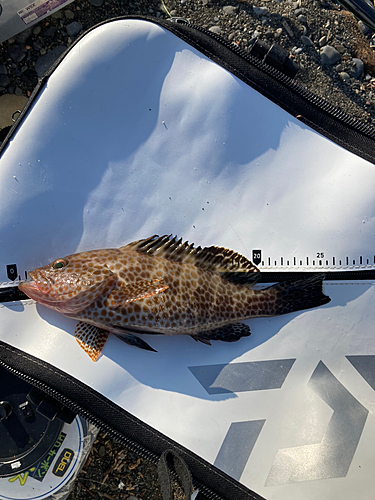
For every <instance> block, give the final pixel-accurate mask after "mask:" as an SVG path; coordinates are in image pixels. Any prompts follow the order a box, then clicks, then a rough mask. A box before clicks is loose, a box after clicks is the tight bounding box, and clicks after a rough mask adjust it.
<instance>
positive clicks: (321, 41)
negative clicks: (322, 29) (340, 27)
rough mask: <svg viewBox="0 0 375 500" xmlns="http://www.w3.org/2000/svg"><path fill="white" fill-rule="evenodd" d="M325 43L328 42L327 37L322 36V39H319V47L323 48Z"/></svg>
mask: <svg viewBox="0 0 375 500" xmlns="http://www.w3.org/2000/svg"><path fill="white" fill-rule="evenodd" d="M327 42H328V39H327V37H326V36H325V35H324V36H322V38H320V39H319V47H324V45H327Z"/></svg>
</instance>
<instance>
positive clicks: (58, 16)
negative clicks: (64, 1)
mask: <svg viewBox="0 0 375 500" xmlns="http://www.w3.org/2000/svg"><path fill="white" fill-rule="evenodd" d="M51 17H53V18H54V19H62V18H63V17H64V16H63V13H62V12H61V10H58V11H57V12H54V13H53V14H52V16H51Z"/></svg>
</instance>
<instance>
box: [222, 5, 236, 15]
mask: <svg viewBox="0 0 375 500" xmlns="http://www.w3.org/2000/svg"><path fill="white" fill-rule="evenodd" d="M223 12H224V13H225V14H227V15H228V16H234V15H235V13H236V12H237V7H233V5H226V6H225V7H223Z"/></svg>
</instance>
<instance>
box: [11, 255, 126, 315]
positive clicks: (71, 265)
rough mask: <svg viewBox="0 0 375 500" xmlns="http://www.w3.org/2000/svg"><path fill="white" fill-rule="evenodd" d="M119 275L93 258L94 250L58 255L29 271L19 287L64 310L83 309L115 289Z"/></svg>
mask: <svg viewBox="0 0 375 500" xmlns="http://www.w3.org/2000/svg"><path fill="white" fill-rule="evenodd" d="M116 281H117V277H116V275H115V274H114V273H112V271H111V270H110V269H108V267H106V266H105V264H104V263H103V262H102V261H101V262H95V259H94V260H93V259H90V252H82V253H79V254H73V255H69V256H68V257H63V258H60V259H56V260H54V261H53V262H51V263H50V264H47V265H46V266H43V267H39V268H37V269H34V271H31V272H29V274H28V279H27V280H26V281H23V282H21V283H20V284H19V286H18V287H19V289H20V290H21V291H22V292H24V293H25V294H26V295H27V296H28V297H30V298H31V299H34V300H36V301H37V302H39V303H40V304H43V305H45V306H47V307H49V308H51V309H54V310H56V311H58V312H60V313H62V314H74V313H77V312H79V311H82V310H83V309H85V308H86V307H88V306H89V305H90V304H92V303H93V302H94V301H95V300H97V299H98V298H99V297H100V296H101V295H102V294H103V293H105V292H106V291H108V290H110V289H112V288H113V287H114V285H115V283H116Z"/></svg>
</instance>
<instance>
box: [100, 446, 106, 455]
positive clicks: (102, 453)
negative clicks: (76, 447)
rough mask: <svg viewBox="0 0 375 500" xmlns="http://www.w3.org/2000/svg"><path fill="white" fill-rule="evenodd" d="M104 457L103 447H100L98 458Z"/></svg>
mask: <svg viewBox="0 0 375 500" xmlns="http://www.w3.org/2000/svg"><path fill="white" fill-rule="evenodd" d="M104 455H105V446H103V445H101V446H100V448H99V456H100V457H104Z"/></svg>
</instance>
